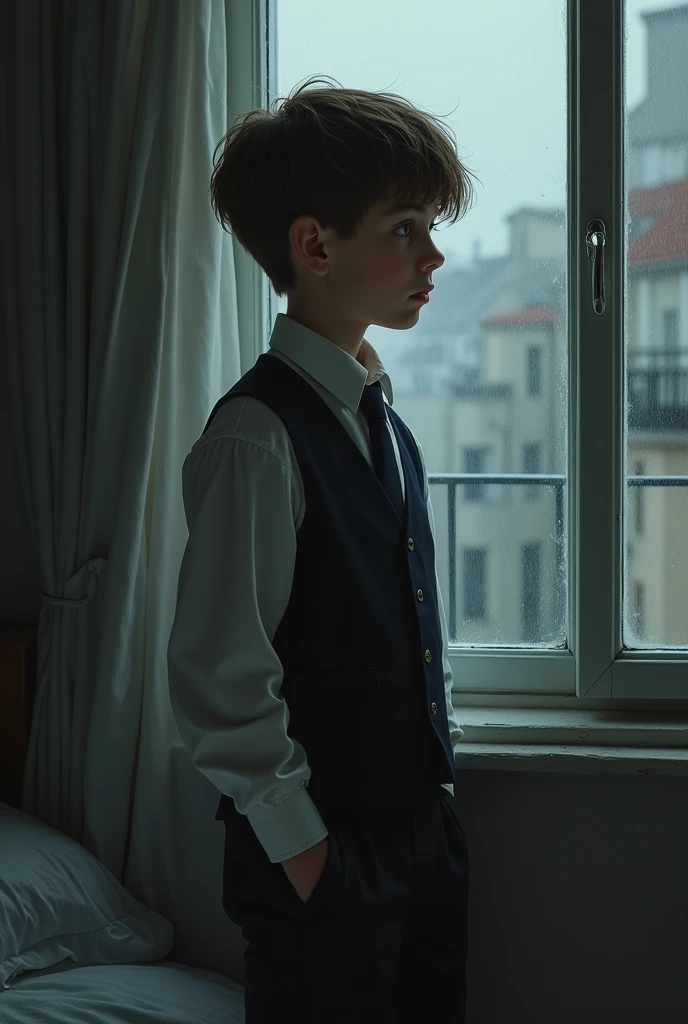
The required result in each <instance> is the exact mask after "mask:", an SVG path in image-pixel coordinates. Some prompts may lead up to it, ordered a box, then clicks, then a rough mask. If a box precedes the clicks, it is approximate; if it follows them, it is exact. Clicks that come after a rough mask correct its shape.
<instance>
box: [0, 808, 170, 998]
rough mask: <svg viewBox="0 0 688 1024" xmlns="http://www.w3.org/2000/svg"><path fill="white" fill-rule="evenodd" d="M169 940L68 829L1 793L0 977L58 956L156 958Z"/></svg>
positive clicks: (111, 960)
mask: <svg viewBox="0 0 688 1024" xmlns="http://www.w3.org/2000/svg"><path fill="white" fill-rule="evenodd" d="M173 941H174V929H173V927H172V925H171V924H170V922H169V921H168V920H167V918H165V917H162V915H160V914H157V913H156V912H155V911H153V910H149V909H148V907H145V906H144V905H143V904H142V903H139V902H138V900H135V899H134V898H133V896H130V895H129V893H128V892H127V891H126V889H125V888H124V887H123V886H122V885H121V884H120V883H119V881H118V880H117V879H116V878H115V876H114V875H113V874H112V873H111V872H110V871H108V869H107V868H106V867H105V865H104V864H101V863H100V861H99V860H97V859H96V858H95V857H94V856H93V855H92V854H91V853H89V852H88V850H86V849H84V847H83V846H81V845H80V844H79V843H77V842H76V841H75V840H74V839H71V838H70V837H69V836H66V835H64V834H63V833H62V832H58V831H57V830H56V829H54V828H51V827H50V826H49V825H45V824H44V823H43V822H41V821H38V820H37V819H36V818H32V817H30V816H29V815H28V814H24V813H22V812H21V811H18V810H17V809H16V808H15V807H10V806H9V804H5V803H2V801H0V983H1V984H2V988H5V989H7V988H9V987H10V985H9V981H10V979H11V978H18V977H19V975H20V974H22V973H23V972H24V971H39V970H41V969H42V968H45V967H52V966H53V964H58V963H60V962H61V961H63V960H71V961H73V962H74V963H75V964H78V965H87V964H121V963H137V962H147V961H151V960H161V959H162V958H163V957H165V956H167V954H168V953H169V951H170V949H171V948H172V943H173Z"/></svg>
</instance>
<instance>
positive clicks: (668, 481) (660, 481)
mask: <svg viewBox="0 0 688 1024" xmlns="http://www.w3.org/2000/svg"><path fill="white" fill-rule="evenodd" d="M476 482H479V483H483V484H510V485H512V484H513V485H518V484H522V485H526V486H528V487H530V486H534V487H545V486H551V487H554V501H555V505H554V515H555V539H556V551H557V561H556V564H557V565H562V564H563V560H564V486H565V484H566V476H565V475H564V474H560V473H428V484H429V485H432V484H444V485H445V486H446V487H447V488H448V490H447V508H448V523H447V528H448V531H449V535H448V536H449V616H448V617H449V625H448V628H449V635H450V636H451V637H455V636H457V635H458V634H457V631H456V488H457V487H458V486H459V485H461V484H468V483H476ZM626 483H627V484H628V486H629V487H688V476H628V477H626ZM562 600H563V595H562V593H561V588H558V590H557V608H556V620H555V621H557V622H560V621H561V612H562V608H561V603H562Z"/></svg>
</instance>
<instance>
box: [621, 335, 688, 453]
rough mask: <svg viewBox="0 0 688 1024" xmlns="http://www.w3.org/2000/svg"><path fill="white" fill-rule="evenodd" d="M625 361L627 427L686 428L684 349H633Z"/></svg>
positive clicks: (686, 353)
mask: <svg viewBox="0 0 688 1024" xmlns="http://www.w3.org/2000/svg"><path fill="white" fill-rule="evenodd" d="M628 363H629V367H628V426H629V429H630V430H653V431H657V432H661V433H665V432H667V431H688V350H686V349H685V348H683V349H679V348H672V349H669V348H665V349H658V348H640V349H633V351H632V352H629V353H628ZM662 363H663V364H664V365H661V364H662ZM679 363H683V364H684V365H679ZM672 364H673V365H672ZM687 440H688V438H687Z"/></svg>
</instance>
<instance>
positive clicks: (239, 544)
mask: <svg viewBox="0 0 688 1024" xmlns="http://www.w3.org/2000/svg"><path fill="white" fill-rule="evenodd" d="M182 490H183V497H184V510H185V514H186V521H187V526H188V530H189V537H188V541H187V544H186V548H185V551H184V554H183V557H182V562H181V566H180V571H179V579H178V584H177V603H176V610H175V616H174V621H173V625H172V630H171V633H170V639H169V643H168V650H167V665H168V680H169V692H170V701H171V705H172V711H173V714H174V718H175V721H176V723H177V728H178V729H179V733H180V736H181V738H182V740H183V742H184V746H185V747H186V750H187V751H188V753H189V756H190V758H191V760H192V762H193V764H194V766H195V767H196V768H197V770H198V771H199V772H201V773H202V774H203V775H204V776H205V777H206V778H207V779H209V780H210V782H212V783H213V785H214V786H215V787H216V788H217V789H218V790H219V791H220V792H221V793H225V794H227V795H228V796H231V797H233V798H234V802H235V805H236V809H237V811H238V812H239V813H240V814H245V815H246V816H247V817H248V819H249V821H250V823H251V826H252V828H253V830H254V832H255V834H256V836H257V838H258V840H259V842H260V843H261V845H262V846H263V848H264V849H265V852H266V853H267V855H268V857H269V859H270V861H271V862H272V863H273V864H274V863H278V862H280V861H283V860H286V859H287V858H288V857H293V856H295V855H296V854H298V853H302V852H303V851H304V850H307V849H309V848H310V847H311V846H314V845H315V844H316V843H318V842H319V841H320V840H321V839H323V838H324V837H325V836H326V835H328V829H327V827H326V826H325V823H324V821H323V819H322V817H321V815H320V812H319V811H318V809H317V807H316V805H315V803H314V801H313V800H312V798H311V797H310V796H309V795H308V792H307V789H306V782H307V780H308V779H310V776H311V770H310V768H309V766H308V762H307V758H306V751H305V750H304V749H303V747H302V746H301V744H299V743H298V742H297V741H296V740H294V739H292V738H291V737H290V736H289V735H288V733H287V723H288V718H289V713H288V708H287V706H286V703H285V701H284V699H283V698H282V697H281V696H280V688H281V685H282V680H283V674H284V673H283V668H282V664H281V662H280V660H279V658H278V656H277V653H276V652H275V650H274V648H273V646H272V639H273V637H274V635H275V632H276V630H277V627H278V625H279V623H280V622H281V620H282V618H283V615H284V612H285V610H286V608H287V604H288V602H289V597H290V593H291V587H292V581H293V575H294V565H295V559H296V530H295V525H294V515H293V506H292V484H291V475H290V473H289V470H288V468H287V466H286V465H285V464H284V462H283V461H282V460H281V459H280V458H279V456H278V455H276V454H274V453H273V451H268V450H267V449H266V448H265V447H263V446H262V445H261V444H259V443H258V442H254V441H249V440H246V439H245V438H233V437H219V438H215V439H212V440H209V441H206V442H205V443H203V444H200V445H199V446H198V447H196V448H194V449H193V450H192V451H191V452H190V453H189V455H188V456H187V458H186V460H185V462H184V467H183V469H182Z"/></svg>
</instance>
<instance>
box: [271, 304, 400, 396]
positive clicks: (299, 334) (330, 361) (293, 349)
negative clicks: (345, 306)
mask: <svg viewBox="0 0 688 1024" xmlns="http://www.w3.org/2000/svg"><path fill="white" fill-rule="evenodd" d="M270 348H272V349H276V350H277V351H278V352H281V353H282V355H285V356H287V357H288V358H289V359H291V360H292V361H293V362H294V363H296V364H297V365H298V366H300V367H301V369H302V370H305V371H306V373H308V374H310V376H311V377H313V378H314V379H315V380H317V382H318V383H319V384H321V385H322V386H323V387H324V388H327V390H328V391H331V392H332V394H333V395H335V396H336V397H337V398H338V399H339V400H340V401H341V402H343V403H344V405H347V406H348V407H349V409H351V411H352V412H354V413H356V412H358V406H359V403H360V401H361V396H362V395H363V389H364V387H365V386H366V385H367V384H374V383H375V381H377V380H379V381H380V385H381V387H382V390H383V392H384V395H385V398H386V399H387V401H388V403H389V404H390V405H392V404H393V402H394V392H393V391H392V382H391V380H390V378H389V374H388V373H387V372H386V370H385V368H384V366H383V364H382V360H381V359H380V357H379V355H378V354H377V352H376V351H375V349H374V348H373V346H372V345H371V344H370V342H369V341H366V339H365V338H364V339H363V341H362V342H361V347H360V349H359V351H358V356H357V358H356V359H354V357H353V356H350V355H349V353H348V352H345V351H344V350H343V349H341V348H339V346H338V345H334V344H333V343H332V342H331V341H328V339H327V338H325V337H323V335H322V334H318V333H317V332H316V331H312V330H311V329H310V327H304V325H303V324H300V323H298V322H297V321H296V320H292V319H291V317H288V316H287V315H286V313H278V314H277V316H276V318H275V323H274V326H273V328H272V334H271V335H270Z"/></svg>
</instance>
